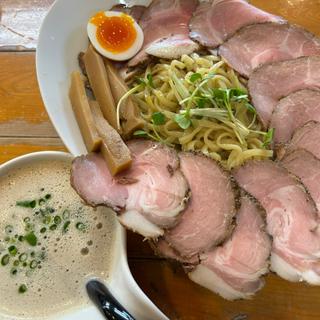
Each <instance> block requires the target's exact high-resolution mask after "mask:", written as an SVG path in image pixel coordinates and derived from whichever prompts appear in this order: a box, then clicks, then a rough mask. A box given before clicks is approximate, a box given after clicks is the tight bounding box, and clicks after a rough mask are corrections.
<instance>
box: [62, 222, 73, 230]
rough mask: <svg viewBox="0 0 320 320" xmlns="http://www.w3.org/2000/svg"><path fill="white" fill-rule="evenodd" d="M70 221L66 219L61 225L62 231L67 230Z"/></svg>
mask: <svg viewBox="0 0 320 320" xmlns="http://www.w3.org/2000/svg"><path fill="white" fill-rule="evenodd" d="M70 223H71V221H66V222H65V223H64V225H63V228H62V231H63V232H68V231H69V226H70Z"/></svg>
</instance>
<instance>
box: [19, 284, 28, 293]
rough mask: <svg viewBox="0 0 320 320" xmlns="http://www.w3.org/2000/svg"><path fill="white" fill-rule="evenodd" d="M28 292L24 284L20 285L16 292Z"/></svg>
mask: <svg viewBox="0 0 320 320" xmlns="http://www.w3.org/2000/svg"><path fill="white" fill-rule="evenodd" d="M27 290H28V288H27V286H26V285H25V284H22V285H20V287H19V289H18V291H19V293H25V292H26V291H27Z"/></svg>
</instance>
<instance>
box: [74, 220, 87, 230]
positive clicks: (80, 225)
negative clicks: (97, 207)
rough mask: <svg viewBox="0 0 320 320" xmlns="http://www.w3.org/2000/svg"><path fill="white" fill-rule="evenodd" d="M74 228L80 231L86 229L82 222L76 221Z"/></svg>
mask: <svg viewBox="0 0 320 320" xmlns="http://www.w3.org/2000/svg"><path fill="white" fill-rule="evenodd" d="M76 228H77V229H78V230H80V231H84V230H85V229H86V225H85V224H84V223H82V222H77V223H76Z"/></svg>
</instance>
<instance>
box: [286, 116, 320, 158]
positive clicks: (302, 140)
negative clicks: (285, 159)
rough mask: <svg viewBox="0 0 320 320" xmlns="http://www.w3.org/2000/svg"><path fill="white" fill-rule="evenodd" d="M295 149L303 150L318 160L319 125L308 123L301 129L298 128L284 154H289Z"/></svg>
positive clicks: (319, 151) (319, 146)
mask: <svg viewBox="0 0 320 320" xmlns="http://www.w3.org/2000/svg"><path fill="white" fill-rule="evenodd" d="M296 149H305V150H307V151H309V152H311V153H312V154H313V155H314V156H315V157H316V158H318V159H320V123H319V122H316V121H310V122H308V123H307V124H305V125H304V126H302V127H301V128H298V129H297V130H296V131H295V133H294V135H293V137H292V139H291V141H290V143H289V145H288V146H287V148H286V152H287V153H290V152H292V151H294V150H296Z"/></svg>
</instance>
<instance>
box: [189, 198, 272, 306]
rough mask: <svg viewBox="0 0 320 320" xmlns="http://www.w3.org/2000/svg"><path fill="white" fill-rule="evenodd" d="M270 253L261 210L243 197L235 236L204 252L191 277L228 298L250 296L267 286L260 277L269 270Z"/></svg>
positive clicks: (269, 242) (268, 238)
mask: <svg viewBox="0 0 320 320" xmlns="http://www.w3.org/2000/svg"><path fill="white" fill-rule="evenodd" d="M270 252H271V240H270V237H269V236H268V235H267V233H266V231H265V223H264V221H263V218H262V213H261V211H260V210H259V209H258V208H257V206H256V204H255V203H254V202H253V201H252V200H250V199H249V198H247V197H243V198H242V199H241V208H240V210H239V212H238V214H237V226H236V228H235V230H234V232H233V234H232V237H231V238H230V239H229V240H227V241H226V242H225V243H224V244H223V245H222V246H221V247H217V248H215V249H213V250H211V251H209V252H207V253H204V254H202V255H201V256H200V258H201V264H200V265H198V266H197V267H196V268H195V269H194V270H193V271H191V272H190V273H189V277H190V279H191V280H193V281H195V282H196V283H198V284H200V285H201V286H204V287H206V288H208V289H209V290H212V291H214V292H216V293H218V294H220V295H221V296H222V297H224V298H225V299H228V300H235V299H246V298H250V297H251V296H252V295H253V294H255V293H256V292H257V291H258V290H260V289H261V288H262V287H263V285H264V280H263V279H262V278H261V276H262V275H263V274H265V273H266V272H267V271H268V266H269V261H268V259H269V256H270Z"/></svg>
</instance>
